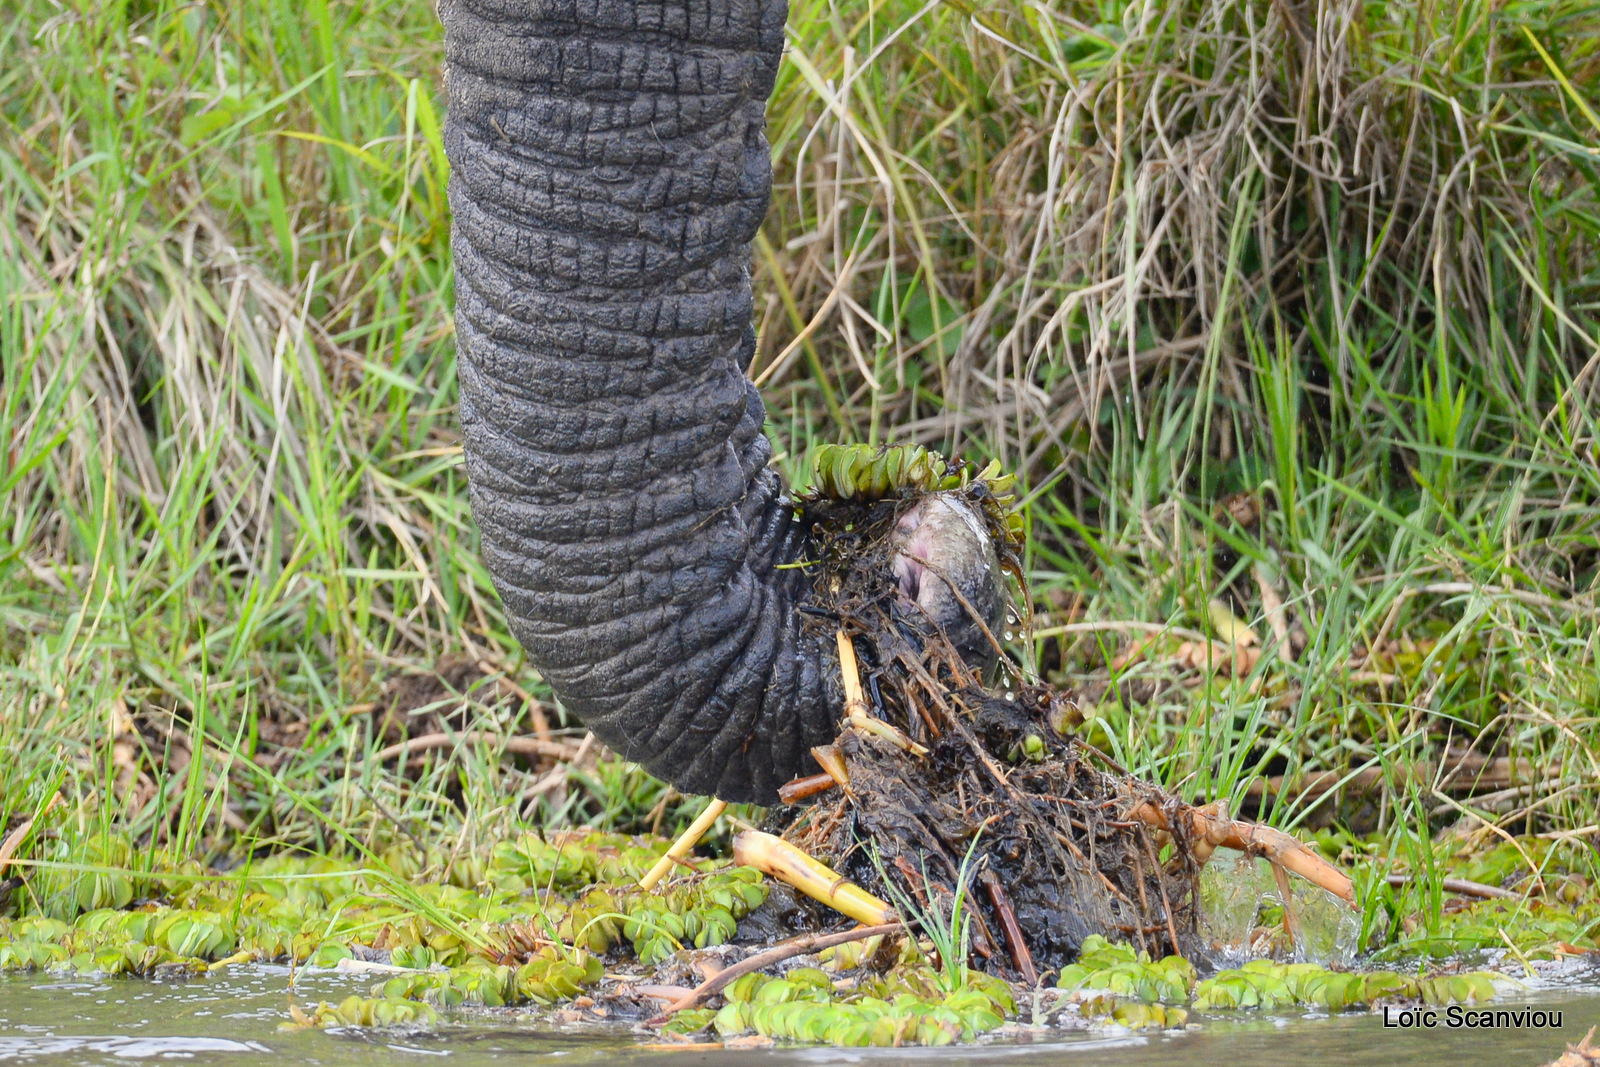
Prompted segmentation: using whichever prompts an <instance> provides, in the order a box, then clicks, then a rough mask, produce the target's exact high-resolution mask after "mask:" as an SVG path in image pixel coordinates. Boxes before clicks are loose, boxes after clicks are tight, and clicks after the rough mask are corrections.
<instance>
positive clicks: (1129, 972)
mask: <svg viewBox="0 0 1600 1067" xmlns="http://www.w3.org/2000/svg"><path fill="white" fill-rule="evenodd" d="M1196 978H1197V975H1196V974H1195V969H1194V965H1193V964H1192V963H1190V962H1189V961H1188V960H1186V959H1184V958H1183V957H1182V956H1166V957H1164V958H1162V959H1160V960H1157V961H1155V962H1151V959H1150V956H1149V954H1148V953H1143V952H1135V951H1134V950H1133V948H1132V947H1131V946H1129V945H1117V944H1112V943H1111V942H1109V941H1107V940H1106V939H1105V938H1103V937H1101V936H1099V935H1098V934H1091V935H1090V936H1089V937H1087V938H1085V939H1084V942H1083V945H1082V947H1081V948H1080V949H1079V953H1078V961H1077V962H1076V963H1073V964H1070V965H1068V966H1066V967H1063V968H1062V970H1061V977H1060V978H1059V979H1058V980H1057V982H1056V985H1057V986H1058V987H1059V988H1061V989H1066V990H1077V989H1103V990H1106V991H1108V992H1110V993H1112V994H1114V995H1115V996H1116V997H1117V998H1119V999H1121V1000H1135V1001H1138V1002H1139V1003H1141V1004H1161V1003H1165V1004H1183V1003H1187V1002H1188V1000H1189V994H1190V992H1191V991H1192V990H1193V989H1194V986H1195V981H1196ZM1085 1014H1088V1012H1087V1011H1086V1012H1085ZM1130 1025H1131V1024H1130Z"/></svg>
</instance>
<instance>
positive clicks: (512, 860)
mask: <svg viewBox="0 0 1600 1067" xmlns="http://www.w3.org/2000/svg"><path fill="white" fill-rule="evenodd" d="M595 873H596V872H595V861H594V852H593V850H592V849H590V848H588V847H587V843H586V842H579V841H568V842H565V843H563V844H560V845H555V844H551V843H549V842H547V841H541V840H539V839H538V838H537V837H534V836H532V835H531V834H524V835H523V836H522V837H519V838H516V839H515V840H511V841H501V842H499V843H498V844H496V845H495V846H494V851H493V852H492V853H490V856H489V867H488V872H487V877H488V880H489V881H490V882H491V883H492V884H493V885H494V886H495V887H496V888H498V889H501V890H504V891H508V892H521V891H522V890H524V889H527V888H533V889H551V888H553V889H570V888H575V887H577V886H584V885H589V884H591V883H593V882H595V881H596V880H597V879H596V878H595Z"/></svg>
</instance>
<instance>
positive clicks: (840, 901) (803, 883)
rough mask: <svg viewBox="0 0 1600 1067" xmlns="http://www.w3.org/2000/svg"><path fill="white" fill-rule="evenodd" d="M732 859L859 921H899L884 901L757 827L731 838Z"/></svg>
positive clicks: (867, 923) (870, 924)
mask: <svg viewBox="0 0 1600 1067" xmlns="http://www.w3.org/2000/svg"><path fill="white" fill-rule="evenodd" d="M733 859H734V862H735V863H740V864H743V865H744V866H746V867H754V868H755V869H756V870H758V871H760V872H761V873H762V874H765V875H767V876H768V877H770V878H776V879H777V880H778V881H780V882H784V883H786V884H788V885H791V886H793V887H794V888H796V889H798V890H800V892H802V893H804V894H805V895H806V896H808V897H810V898H812V899H813V900H819V901H821V902H822V903H824V904H826V905H828V907H830V908H833V909H834V910H836V911H840V912H843V913H844V914H846V915H848V916H850V918H852V919H854V920H856V921H857V922H859V923H865V924H866V925H867V926H881V925H883V924H884V923H892V922H899V918H900V917H899V916H898V915H897V914H896V913H895V910H894V909H893V908H892V907H890V906H889V905H888V904H886V903H885V902H883V901H881V900H879V899H878V898H877V897H875V896H873V895H872V894H871V893H868V892H867V891H866V890H865V889H862V888H861V887H860V886H858V885H856V884H855V883H854V882H852V881H851V880H850V879H848V878H846V877H845V876H844V875H842V874H839V873H838V872H837V871H835V870H834V869H833V868H831V867H829V866H828V865H827V864H825V863H822V862H821V861H819V860H815V859H812V858H811V857H810V856H808V855H806V854H805V853H804V852H802V851H801V850H800V849H798V848H796V847H795V846H793V845H791V844H789V842H787V841H785V840H783V839H782V838H781V837H774V836H773V835H772V834H768V833H762V832H761V831H760V830H746V831H745V832H744V833H742V834H740V835H739V836H738V837H735V838H734V839H733Z"/></svg>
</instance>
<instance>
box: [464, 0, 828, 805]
mask: <svg viewBox="0 0 1600 1067" xmlns="http://www.w3.org/2000/svg"><path fill="white" fill-rule="evenodd" d="M786 14H787V12H786V3H785V0H654V2H651V0H443V2H442V3H441V5H440V15H441V17H442V19H443V21H444V26H445V54H446V64H447V75H446V76H447V85H448V90H449V116H448V121H447V124H446V127H445V146H446V150H447V152H448V154H449V157H450V163H451V178H450V203H451V207H452V210H453V212H454V215H455V223H454V235H453V245H454V255H455V263H456V332H457V340H458V346H459V366H460V389H461V419H462V424H463V428H464V432H465V442H466V458H467V471H468V476H469V479H470V481H471V487H472V510H473V515H474V517H475V519H476V521H477V524H478V527H479V530H480V531H481V534H482V541H483V552H484V557H485V559H486V560H487V563H488V566H489V570H490V573H491V574H492V575H493V576H494V580H495V584H496V587H497V588H498V589H499V592H500V596H501V598H502V600H503V601H504V603H505V607H506V610H507V613H508V615H509V617H510V620H511V625H512V628H513V630H514V631H515V632H516V635H517V637H518V638H519V639H520V640H521V642H522V644H523V646H524V647H525V648H526V649H527V652H528V656H529V659H530V661H531V662H532V663H533V665H534V666H535V667H537V668H538V669H539V670H540V671H541V672H542V673H543V675H544V677H545V678H546V680H547V681H548V682H549V684H550V686H551V687H552V689H553V690H554V691H555V693H556V695H557V697H558V698H559V699H560V700H561V701H562V703H563V704H564V705H565V706H566V708H567V709H569V710H570V711H572V712H573V713H575V714H576V715H577V716H578V717H579V718H581V719H582V720H583V721H584V723H586V724H587V725H588V726H589V727H590V728H591V729H592V730H593V731H594V733H595V735H596V736H597V737H599V738H600V739H601V740H602V741H604V742H605V743H606V744H607V745H609V746H610V747H611V748H613V749H614V750H615V751H617V752H618V753H620V754H621V755H623V756H625V757H626V758H628V759H631V760H636V761H638V762H639V763H641V764H643V765H644V767H645V768H646V769H647V770H649V771H650V772H651V773H652V774H655V775H657V776H659V777H661V778H664V779H666V780H667V781H669V782H671V783H672V784H674V785H675V786H677V787H678V788H679V789H681V790H683V791H685V792H689V793H711V794H715V795H716V796H719V797H722V798H724V799H726V800H732V801H760V802H771V801H772V799H773V798H774V797H775V790H776V788H777V786H778V785H780V784H782V783H783V782H784V781H786V780H788V779H789V778H791V777H793V776H794V775H796V774H799V773H805V771H806V770H807V769H809V762H808V756H807V754H808V751H809V749H810V747H811V746H813V745H817V744H824V743H826V742H827V741H828V740H829V739H831V738H832V736H833V734H834V732H835V726H836V724H837V718H838V710H839V708H840V706H841V704H842V697H841V695H840V693H839V691H838V687H837V683H836V682H835V681H834V680H833V674H834V671H833V669H832V667H831V658H830V654H829V653H828V652H827V650H826V647H825V645H824V642H823V641H822V640H821V639H819V638H818V637H816V636H813V635H811V634H808V633H804V632H802V629H801V626H800V617H799V615H798V614H797V612H796V611H795V608H796V606H797V604H799V603H800V602H801V601H802V600H803V599H804V597H805V596H806V595H807V579H806V577H805V573H804V571H803V570H801V569H799V568H782V567H781V565H782V564H784V563H788V562H792V561H794V560H796V559H797V558H798V557H799V555H800V553H801V551H802V549H803V548H804V547H805V538H806V530H805V526H804V523H803V521H802V520H801V519H800V518H799V517H798V515H797V512H796V508H795V505H794V503H793V502H792V501H791V500H790V499H788V498H787V496H786V494H785V491H784V487H783V484H782V481H781V479H780V477H779V476H778V474H777V473H776V472H775V471H773V470H770V469H768V465H767V464H768V461H769V460H770V458H771V447H770V445H769V444H768V443H767V440H766V438H765V437H764V436H763V434H762V424H763V422H764V421H765V416H766V413H765V409H764V408H763V406H762V403H761V398H760V396H759V395H758V393H757V392H756V390H755V388H754V387H753V386H752V385H751V384H750V382H749V381H748V380H747V379H746V377H745V375H744V372H743V367H744V366H745V365H746V364H747V363H748V361H749V359H750V357H751V354H752V352H753V351H754V346H755V333H754V331H753V329H752V328H751V325H750V316H751V296H750V279H749V270H748V244H749V242H750V240H751V238H752V237H754V235H755V232H756V228H757V227H758V226H759V225H760V223H761V219H762V216H763V215H764V214H765V212H766V206H767V198H768V192H769V188H770V184H771V162H770V157H769V152H768V147H767V141H766V136H765V117H764V109H765V103H766V98H767V96H768V94H769V93H770V91H771V89H772V84H773V79H774V77H775V75H776V72H777V68H778V63H779V57H780V54H781V50H782V46H783V24H784V19H785V16H786Z"/></svg>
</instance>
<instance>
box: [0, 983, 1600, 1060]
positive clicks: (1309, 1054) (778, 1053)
mask: <svg viewBox="0 0 1600 1067" xmlns="http://www.w3.org/2000/svg"><path fill="white" fill-rule="evenodd" d="M371 984H372V979H371V977H370V976H352V975H343V974H335V973H330V972H319V973H315V974H308V973H306V972H304V971H302V972H301V974H300V975H299V977H298V979H297V981H296V992H295V997H296V1001H297V1003H298V1004H300V1005H301V1006H302V1007H309V1006H312V1005H314V1004H315V1003H316V1002H317V1001H318V1000H328V1001H335V1002H336V1001H338V1000H340V999H342V998H344V997H346V996H348V995H350V994H351V993H365V992H366V991H367V989H368V987H369V986H371ZM289 996H290V994H289V972H288V969H287V968H284V967H273V966H248V967H238V968H229V969H227V970H226V971H224V972H221V973H219V974H216V975H212V976H210V977H208V978H205V979H201V980H197V981H193V982H187V983H163V982H153V981H144V980H140V979H113V980H106V981H63V980H57V979H54V978H52V977H50V976H41V975H9V976H4V977H0V1061H4V1062H7V1063H16V1064H19V1065H23V1064H26V1065H32V1064H38V1065H41V1067H55V1065H63V1067H64V1065H68V1064H71V1065H74V1067H76V1065H89V1064H108V1065H110V1064H116V1065H124V1067H126V1065H129V1064H137V1063H140V1062H168V1061H173V1062H186V1063H193V1064H197V1065H198V1064H206V1065H217V1067H269V1065H270V1067H320V1065H328V1067H347V1065H348V1067H368V1065H377V1064H385V1065H388V1064H417V1065H419V1067H420V1065H423V1064H428V1063H434V1062H437V1063H440V1064H448V1065H452V1067H488V1065H491V1064H493V1065H499V1067H508V1065H509V1067H519V1065H527V1067H539V1065H541V1064H549V1065H550V1067H557V1065H560V1067H567V1065H572V1067H580V1065H581V1067H590V1065H599V1064H640V1065H644V1064H652V1065H653V1064H668V1065H670V1067H691V1065H694V1064H706V1065H708V1067H737V1065H742V1064H755V1065H770V1067H802V1065H803V1067H826V1065H832V1064H866V1065H877V1064H882V1065H884V1067H888V1065H890V1064H904V1063H911V1064H926V1065H928V1067H959V1065H966V1064H972V1065H980V1064H982V1065H996V1067H1000V1065H1005V1067H1032V1065H1035V1064H1038V1065H1043V1064H1066V1065H1074V1067H1077V1065H1082V1067H1099V1065H1113V1064H1114V1065H1115V1067H1158V1065H1159V1067H1173V1065H1174V1064H1226V1065H1228V1067H1268V1065H1271V1067H1277V1065H1279V1064H1285V1063H1337V1064H1341V1065H1351V1064H1385V1065H1388V1064H1396V1065H1412V1064H1416V1065H1422V1064H1438V1063H1447V1064H1450V1067H1520V1065H1534V1064H1540V1063H1544V1062H1546V1061H1548V1060H1551V1059H1553V1058H1554V1057H1555V1056H1557V1055H1558V1054H1559V1053H1560V1052H1561V1051H1562V1049H1563V1048H1564V1047H1565V1044H1566V1042H1569V1041H1577V1040H1578V1039H1579V1038H1580V1037H1581V1036H1582V1035H1583V1032H1584V1031H1585V1030H1587V1029H1588V1028H1589V1027H1590V1026H1591V1025H1593V1024H1595V1023H1597V1022H1600V970H1597V969H1596V968H1595V967H1594V966H1588V967H1585V966H1584V965H1572V966H1569V967H1568V968H1567V971H1566V974H1565V976H1564V977H1562V978H1560V979H1557V980H1548V979H1547V980H1544V981H1541V982H1539V983H1537V984H1535V985H1531V986H1530V987H1529V988H1528V990H1527V991H1526V994H1525V996H1522V997H1520V998H1518V999H1505V1000H1502V1001H1501V1002H1498V1003H1497V1005H1496V1006H1501V1007H1520V1006H1521V1005H1522V1004H1524V1003H1528V1004H1533V1005H1534V1006H1536V1007H1539V1008H1544V1009H1549V1010H1560V1011H1561V1012H1562V1013H1563V1024H1564V1025H1563V1026H1562V1028H1561V1029H1560V1030H1490V1031H1481V1030H1472V1031H1469V1030H1454V1031H1452V1030H1447V1029H1444V1028H1443V1027H1442V1026H1441V1027H1440V1028H1439V1029H1436V1030H1433V1031H1402V1030H1396V1029H1385V1028H1384V1026H1383V1020H1382V1019H1381V1018H1380V1017H1379V1016H1375V1015H1368V1014H1350V1015H1340V1016H1335V1017H1331V1018H1330V1017H1327V1016H1320V1017H1318V1016H1303V1015H1298V1014H1289V1015H1281V1016H1263V1015H1261V1014H1255V1013H1232V1014H1231V1015H1230V1016H1228V1017H1226V1018H1224V1017H1221V1016H1212V1017H1207V1016H1200V1017H1197V1018H1196V1021H1197V1023H1198V1026H1196V1027H1194V1028H1191V1029H1190V1030H1188V1031H1186V1032H1183V1033H1169V1034H1157V1035H1143V1034H1138V1035H1135V1034H1123V1035H1106V1034H1096V1033H1090V1032H1081V1031H1079V1032H1069V1031H1060V1030H1047V1031H1034V1032H1031V1033H1030V1032H1028V1031H1027V1030H1026V1028H1023V1027H1012V1028H1010V1029H1009V1031H1008V1032H1007V1033H1006V1034H1005V1035H1004V1036H1003V1037H1002V1038H1000V1039H999V1040H997V1041H991V1042H988V1043H985V1044H982V1045H978V1046H968V1047H964V1048H945V1049H935V1050H917V1049H817V1048H804V1049H792V1048H791V1049H767V1050H756V1049H746V1050H738V1051H732V1050H708V1049H693V1050H686V1051H675V1052H658V1051H650V1050H646V1049H640V1048H637V1047H636V1046H637V1045H638V1043H639V1042H641V1041H648V1040H650V1038H649V1037H646V1036H642V1035H640V1034H636V1033H634V1032H632V1031H631V1029H630V1028H629V1027H627V1026H624V1025H620V1024H618V1025H612V1026H596V1025H576V1024H574V1025H569V1026H566V1027H561V1026H556V1025H553V1024H551V1023H549V1022H547V1021H541V1020H539V1019H537V1018H536V1017H534V1016H532V1015H529V1014H527V1013H520V1012H511V1011H508V1012H500V1013H487V1012H485V1013H479V1014H476V1015H472V1016H454V1017H452V1021H451V1022H450V1023H448V1024H447V1025H444V1026H441V1027H439V1028H438V1029H436V1030H433V1031H431V1032H430V1031H421V1032H410V1033H396V1032H373V1031H368V1032H362V1031H354V1030H344V1031H316V1030H292V1031H284V1030H280V1029H279V1026H280V1024H282V1023H284V1022H287V1021H288V1019H289V1010H288V1008H289Z"/></svg>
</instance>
